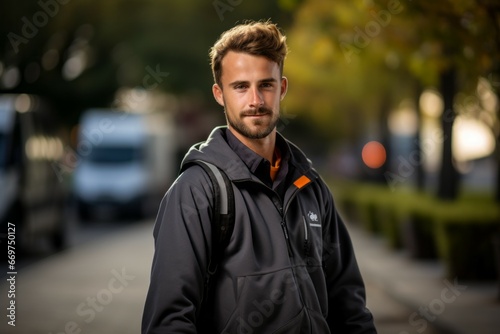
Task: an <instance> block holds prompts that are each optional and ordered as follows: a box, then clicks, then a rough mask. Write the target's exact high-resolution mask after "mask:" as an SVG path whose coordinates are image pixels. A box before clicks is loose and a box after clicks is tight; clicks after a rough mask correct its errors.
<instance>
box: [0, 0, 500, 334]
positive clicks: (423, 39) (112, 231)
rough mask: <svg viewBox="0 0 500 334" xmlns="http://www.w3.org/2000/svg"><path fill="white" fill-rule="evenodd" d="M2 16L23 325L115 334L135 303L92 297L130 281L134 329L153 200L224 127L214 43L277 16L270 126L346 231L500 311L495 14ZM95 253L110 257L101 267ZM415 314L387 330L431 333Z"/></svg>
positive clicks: (71, 8)
mask: <svg viewBox="0 0 500 334" xmlns="http://www.w3.org/2000/svg"><path fill="white" fill-rule="evenodd" d="M0 13H2V14H1V16H2V19H1V20H0V36H1V38H2V43H1V44H0V219H1V221H0V224H1V231H0V234H1V235H0V238H1V242H2V249H3V251H5V254H7V256H6V257H4V256H3V257H2V258H3V259H5V261H4V260H2V262H3V263H2V267H1V268H2V272H1V273H0V275H2V277H4V276H5V275H7V272H9V268H8V264H9V262H8V260H11V261H12V254H13V253H12V252H11V253H9V250H8V249H7V244H8V240H12V238H14V236H12V233H9V229H8V228H9V227H12V226H13V225H12V224H15V241H16V250H15V261H14V262H15V267H14V269H15V270H16V271H17V270H19V276H18V285H17V287H18V289H19V293H21V294H24V295H25V296H26V300H25V303H23V305H24V306H23V307H24V308H21V306H20V308H19V309H18V312H26V313H25V314H26V315H30V319H31V320H33V319H38V322H37V321H35V322H34V325H33V327H32V328H30V329H29V332H31V333H35V330H38V331H43V332H45V333H47V332H50V331H53V332H60V331H61V330H62V331H63V332H67V333H69V332H71V331H73V330H77V329H83V331H85V328H86V329H87V331H88V332H93V331H95V332H96V333H102V332H106V330H104V329H103V328H106V327H105V326H106V325H105V324H103V323H101V322H100V321H101V320H100V319H97V320H98V321H94V320H95V318H96V317H95V315H96V314H98V313H99V312H101V311H102V308H100V307H101V306H107V305H108V304H109V305H112V306H113V307H116V306H117V304H118V303H116V302H114V303H111V301H112V297H113V296H115V297H116V298H115V300H118V297H120V298H125V297H124V296H125V295H124V294H120V296H116V295H115V294H109V293H108V294H105V293H104V292H103V293H102V294H101V295H99V292H102V291H108V292H109V290H110V289H108V290H106V289H102V288H103V287H106V286H107V285H106V284H107V282H108V281H110V280H111V279H112V278H113V277H115V278H116V273H117V271H118V272H121V273H122V276H120V277H121V278H122V282H123V283H124V287H126V289H125V290H124V291H125V292H127V293H130V291H132V290H133V289H132V288H129V287H128V283H129V282H128V281H127V280H126V279H125V280H124V279H123V277H124V276H125V277H127V275H124V274H123V272H122V271H121V270H122V269H123V268H126V270H128V271H127V272H128V273H133V274H129V276H130V277H131V276H134V277H136V278H137V277H141V279H140V280H141V283H140V284H141V287H140V288H137V289H138V290H137V291H136V295H134V297H133V298H131V299H130V300H127V301H126V302H125V303H133V304H134V305H135V310H136V311H137V312H135V313H134V312H132V311H130V310H129V311H128V313H125V314H135V318H133V317H132V319H135V321H136V322H137V321H138V320H137V319H138V317H140V316H139V315H138V313H140V312H141V311H142V303H143V298H144V296H143V293H144V288H145V287H146V288H147V276H148V275H149V265H150V257H151V252H152V249H151V247H152V239H151V233H150V232H151V229H152V223H153V220H154V216H155V214H156V210H157V207H158V204H159V201H160V200H161V197H162V196H163V194H164V192H165V191H166V190H167V189H168V186H169V185H170V184H171V182H172V181H173V180H174V178H175V176H176V175H177V171H178V167H179V164H180V161H181V159H182V157H183V156H184V154H185V152H186V151H187V149H188V148H189V147H190V146H191V145H192V144H194V143H196V142H198V141H201V140H203V139H205V138H206V137H207V135H208V134H209V133H210V131H211V130H212V128H213V127H214V126H216V125H221V124H224V123H225V120H224V116H223V113H222V110H221V109H220V107H219V106H218V104H217V103H216V102H215V101H214V99H213V97H212V93H211V85H212V83H213V78H212V75H211V71H210V66H209V56H208V52H209V49H210V47H211V46H212V45H213V43H214V42H215V40H216V39H217V38H218V37H219V35H220V34H221V33H222V32H223V31H225V30H227V29H229V28H230V27H232V26H234V25H235V24H237V23H241V22H244V21H245V20H249V19H253V20H267V19H270V20H272V21H273V22H275V23H277V24H278V25H279V26H280V27H281V28H282V30H283V31H284V32H285V34H286V35H287V41H288V45H289V49H290V53H289V56H288V58H287V60H286V63H285V75H286V76H287V77H288V79H289V82H290V88H289V92H288V94H287V97H286V99H285V100H284V101H283V104H282V119H281V122H280V124H279V131H280V132H282V133H283V134H284V135H285V136H287V137H288V138H289V139H291V140H292V141H294V142H296V143H297V144H298V145H299V146H300V147H301V148H302V149H303V150H304V151H305V152H306V153H307V154H308V155H309V157H310V158H311V159H312V160H313V163H314V164H315V165H316V168H317V169H318V170H319V171H320V172H321V174H322V175H323V176H324V178H325V180H326V181H327V182H328V183H329V184H330V185H331V188H332V191H333V193H334V196H335V198H336V203H337V205H338V207H339V210H340V211H341V213H342V215H343V217H344V219H345V221H346V222H347V223H348V225H349V226H350V228H352V229H355V230H356V231H358V232H360V233H362V235H363V236H365V237H368V238H369V239H368V240H376V241H380V243H381V245H382V247H383V249H385V250H386V251H387V253H384V254H386V256H387V257H390V256H393V255H395V256H399V257H401V256H403V257H404V259H405V260H408V262H407V265H410V266H411V265H413V264H414V265H417V266H418V265H422V264H426V265H430V266H431V267H432V268H439V269H438V271H437V274H436V270H433V271H432V270H431V271H432V273H433V275H435V276H433V278H434V282H435V283H436V284H437V286H441V287H444V285H443V280H444V279H449V280H450V281H453V280H459V281H460V282H467V284H468V285H467V286H469V287H473V286H478V287H480V288H481V289H480V290H481V291H483V292H484V291H486V292H484V293H483V294H482V295H480V296H481V297H478V298H483V299H481V300H482V301H484V302H483V303H482V304H481V305H482V306H484V305H487V308H488V312H492V310H494V311H495V312H496V311H499V308H498V307H497V306H498V300H499V299H498V298H499V292H498V290H497V285H498V284H499V283H498V282H500V279H499V272H500V205H499V203H500V168H499V164H500V149H499V138H500V123H499V119H500V116H499V115H500V111H499V100H498V99H499V95H498V94H499V89H500V3H499V2H498V1H497V0H456V1H452V0H443V1H438V2H436V1H430V0H424V1H411V0H350V1H347V0H345V1H340V0H339V1H335V2H333V1H327V0H279V1H245V0H214V1H193V0H182V1H181V0H171V1H168V2H166V1H158V0H141V1H139V0H128V1H125V0H107V1H95V0H87V1H82V0H73V1H69V0H40V1H23V2H19V1H13V0H3V1H2V2H1V3H0ZM9 223H10V224H9ZM120 233H122V234H120ZM353 233H354V232H353ZM116 235H122V236H123V237H121V238H116V240H115V239H112V238H113V237H115V236H116ZM134 236H135V237H138V236H142V238H143V239H141V240H142V243H138V241H137V239H136V238H134ZM110 240H115V241H114V242H116V243H117V244H116V247H115V246H113V245H115V244H113V243H112V242H111V241H110ZM136 243H137V245H136ZM104 244H106V245H108V246H107V247H104V246H103V245H104ZM89 245H92V246H89ZM118 245H120V246H118ZM133 245H136V247H137V248H136V249H134V248H133ZM99 247H102V249H101V248H99ZM120 247H123V249H122V248H120ZM89 248H90V249H89ZM96 249H100V250H101V251H102V252H111V255H109V259H108V261H109V262H106V259H107V257H106V256H104V255H103V253H102V252H100V253H96ZM11 250H12V249H11ZM90 250H92V251H90ZM126 250H127V251H129V252H131V253H126ZM367 252H368V254H369V253H370V250H367ZM91 254H93V255H91ZM106 254H107V253H106ZM125 254H128V255H127V256H129V257H128V258H127V256H125ZM9 256H11V257H10V258H9ZM89 256H92V259H93V262H92V261H90V262H89V263H92V264H90V267H89V268H90V269H89V268H87V267H85V268H84V267H78V266H77V267H76V268H75V269H74V270H75V272H78V273H80V274H78V275H77V277H76V278H75V277H74V276H67V277H66V276H65V275H66V274H68V272H67V270H66V271H65V268H67V267H66V265H67V264H68V262H64V261H69V262H71V263H72V264H73V265H76V264H77V263H85V261H86V260H82V258H80V257H83V258H85V259H88V257H89ZM134 256H135V257H134ZM124 258H127V259H128V262H124V264H123V265H122V266H121V267H120V266H119V265H118V264H117V263H122V262H120V261H122V260H124ZM118 259H120V260H118ZM132 259H134V260H133V261H132ZM99 260H101V261H99ZM383 260H384V257H381V258H380V261H383ZM51 261H54V262H51ZM57 261H61V262H57ZM79 261H80V262H79ZM137 262H140V263H141V265H143V267H142V269H138V268H137V267H134V266H136V265H137ZM96 263H97V264H96ZM50 265H52V266H50ZM367 265H368V264H367ZM22 268H25V270H26V272H32V273H36V274H37V276H38V275H40V277H43V275H42V274H40V273H41V272H43V271H44V270H45V272H47V271H50V272H51V273H52V275H55V276H57V277H58V279H62V277H66V281H65V284H58V286H59V287H60V289H59V290H57V291H58V292H57V293H58V296H60V295H61V294H62V295H65V296H66V297H67V298H69V299H68V300H67V301H66V302H62V301H61V300H60V299H57V298H59V297H57V298H55V296H56V295H55V294H56V290H52V289H49V290H48V292H45V293H46V294H45V295H44V296H42V295H38V297H36V298H35V299H37V300H39V301H40V300H44V298H47V299H51V300H52V304H44V303H41V302H40V303H39V304H37V303H33V302H32V300H31V299H30V298H33V296H34V294H36V293H41V292H40V291H41V290H44V291H45V288H46V287H47V284H48V283H46V282H45V281H43V282H45V283H41V282H42V279H41V278H40V281H39V283H38V285H37V284H36V283H34V281H33V278H28V276H29V275H28V274H25V276H23V269H22ZM48 268H50V270H49V269H48ZM96 268H101V269H100V270H98V269H96ZM133 268H135V269H133ZM113 270H115V271H113ZM134 270H135V271H134ZM422 270H424V269H422ZM12 271H14V270H12V268H11V270H10V272H12ZM75 272H73V275H76V274H75ZM83 273H86V274H85V275H87V276H88V277H87V276H85V277H87V278H86V279H83V278H82V277H83V276H82V275H84V274H83ZM392 274H393V277H396V276H397V275H396V276H394V275H395V273H392ZM96 275H97V276H96ZM99 275H101V281H99V282H98V283H96V281H95V277H98V276H99ZM93 277H94V278H93ZM47 279H48V280H49V281H51V280H53V279H54V277H53V276H50V275H49V276H47ZM369 279H370V278H369V277H368V280H369ZM131 280H132V279H131ZM135 282H138V283H136V284H137V285H139V279H137V280H135V281H133V283H135ZM20 284H24V285H20ZM132 285H133V284H132V283H130V286H132ZM413 285H414V288H415V284H414V283H413ZM370 286H371V285H370ZM42 287H45V288H42ZM78 287H84V288H82V289H80V291H79V292H77V291H76V290H79V289H78ZM3 288H4V289H2V295H1V297H0V300H1V302H2V304H1V305H2V309H5V308H3V306H4V305H7V303H4V302H5V301H7V302H9V301H10V300H12V298H10V297H9V298H7V297H6V296H7V294H8V293H7V292H6V291H7V290H8V289H7V288H8V287H7V286H4V287H3ZM6 289H7V290H6ZM127 289H128V290H127ZM420 289H421V290H422V291H423V290H426V286H425V285H421V286H420ZM4 290H5V291H4ZM115 290H116V289H115ZM416 290H418V289H416ZM427 290H429V289H427ZM431 290H432V289H431ZM472 290H473V289H472V288H471V289H469V291H472ZM61 291H62V293H61ZM113 291H114V290H113ZM134 291H135V290H134ZM419 291H420V290H419ZM438 291H439V289H438ZM474 291H475V290H474ZM415 293H416V294H418V291H416V292H415ZM374 295H376V293H374ZM89 296H90V297H89ZM92 296H95V297H96V300H97V301H100V304H99V303H98V304H97V305H95V304H92V303H90V302H89V298H90V300H92ZM110 296H111V298H109V297H110ZM437 297H439V293H437V295H431V296H430V297H429V298H430V300H433V298H437ZM18 298H21V297H20V296H18ZM61 298H62V297H61ZM106 298H108V299H106ZM400 301H401V300H400ZM80 302H84V306H87V307H88V308H85V307H80V308H78V306H81V304H79V303H80ZM108 302H109V303H108ZM47 303H48V302H47ZM419 303H422V301H419V302H417V303H416V304H415V303H414V304H413V307H417V309H418V306H419V305H420V304H419ZM423 303H424V305H425V304H426V303H428V301H427V302H426V301H423ZM382 304H384V303H383V302H381V303H380V305H382ZM27 305H30V306H29V307H28V306H27ZM43 305H45V307H44V306H43ZM47 305H50V306H47ZM62 305H64V306H62ZM68 305H69V306H68ZM89 305H93V307H92V308H90V306H89ZM474 305H475V306H474V308H476V309H478V310H479V309H480V307H479V306H478V305H477V304H474ZM469 306H470V305H465V306H463V308H464V310H467V309H468V307H469ZM405 307H410V309H408V310H406V309H405V311H404V312H403V315H402V316H401V318H402V319H403V320H401V319H399V320H398V321H399V322H400V323H399V325H400V327H394V326H393V327H392V329H391V330H392V332H394V333H402V332H403V331H406V333H408V332H411V330H413V332H415V331H417V330H419V331H418V332H419V333H421V332H422V331H420V329H422V327H419V326H417V325H414V324H415V322H413V323H412V322H411V321H409V320H408V317H409V316H410V315H411V314H412V312H413V310H412V309H411V307H412V306H411V305H410V306H408V305H406V306H405ZM484 307H486V306H484ZM110 308H111V306H110V307H108V309H110ZM68 309H69V311H68ZM396 309H397V307H396ZM64 310H65V311H64ZM90 311H95V312H94V313H92V312H90ZM44 312H45V313H44ZM65 312H66V313H65ZM125 312H126V311H125ZM448 312H449V313H450V311H448ZM464 312H465V311H464ZM488 312H483V315H484V314H486V315H488V316H489V315H490V313H488ZM434 313H435V314H437V313H438V312H437V311H436V312H434ZM442 313H443V312H442ZM34 314H37V316H34ZM82 314H83V315H85V314H86V315H88V317H85V316H82ZM92 314H93V315H94V317H91V316H90V315H92ZM439 314H441V313H439ZM443 314H444V313H443ZM499 314H500V313H499ZM42 315H44V316H42ZM497 315H498V314H497ZM101 318H108V319H114V318H113V317H112V316H111V312H110V311H108V313H106V312H105V311H103V312H102V317H101ZM389 318H390V317H389ZM393 318H394V317H393ZM393 318H391V319H393ZM444 318H446V317H445V316H444V315H443V316H441V319H444ZM458 318H460V317H459V316H457V317H455V318H453V319H452V321H451V322H456V321H457V319H458ZM490 318H493V317H490ZM49 319H50V321H49ZM71 319H73V320H71ZM75 319H76V320H75ZM426 319H427V321H428V322H432V324H434V325H435V324H437V323H438V321H430V320H429V319H430V318H429V317H428V318H426ZM82 320H84V321H82ZM87 320H88V321H87ZM414 320H415V319H414ZM19 321H21V320H19ZM22 321H23V325H25V326H26V321H27V320H26V319H23V320H22ZM387 322H390V321H387ZM75 324H76V327H75ZM82 324H83V325H82ZM3 325H4V324H0V326H3ZM78 326H80V327H78ZM85 326H86V327H85ZM92 326H94V327H95V328H96V329H95V330H94V329H92V328H94V327H92ZM99 326H101V327H99ZM115 326H116V323H115ZM437 327H439V326H437ZM0 328H2V327H0ZM7 329H8V330H13V328H12V326H11V327H7ZM116 329H117V327H110V329H109V330H108V332H109V331H116ZM424 330H425V329H424ZM435 330H439V329H435ZM127 331H130V332H137V330H136V329H135V328H134V329H133V330H131V329H130V327H127V326H124V328H122V332H127ZM2 332H3V331H2ZM13 332H16V331H15V330H14V331H13ZM17 332H19V333H20V332H21V331H17ZM25 332H26V331H25ZM386 332H387V333H389V332H391V331H389V330H387V331H386ZM428 332H430V330H429V329H428ZM474 333H480V332H479V331H475V332H474ZM485 333H486V332H485Z"/></svg>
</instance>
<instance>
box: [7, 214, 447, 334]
mask: <svg viewBox="0 0 500 334" xmlns="http://www.w3.org/2000/svg"><path fill="white" fill-rule="evenodd" d="M153 224H154V222H153V220H145V221H136V222H125V223H123V222H115V223H107V224H103V223H93V224H86V225H84V226H73V228H72V229H71V233H70V247H69V248H68V249H66V250H65V251H62V252H59V253H55V254H49V253H47V252H46V253H43V252H42V255H41V256H40V255H39V256H32V258H31V259H26V260H24V262H23V265H22V267H21V268H20V269H19V271H18V274H17V275H16V276H15V299H14V298H10V299H9V298H7V295H8V291H9V288H11V286H10V282H7V280H6V279H5V280H3V281H2V283H1V284H0V296H1V298H0V300H1V302H2V304H1V307H0V310H1V311H0V312H2V313H4V315H3V316H2V317H0V319H1V323H0V333H5V334H8V333H22V334H39V333H40V334H42V333H43V334H70V333H71V334H83V333H89V334H91V333H96V334H97V333H98V334H103V333H104V334H108V333H121V334H128V333H130V334H132V333H134V334H136V333H139V332H140V321H141V316H142V310H143V306H144V300H145V295H146V292H147V287H148V283H149V272H150V266H151V260H152V255H153V238H152V228H153ZM358 256H365V255H364V254H359V255H358ZM8 277H9V276H7V278H8ZM365 280H366V286H367V295H368V304H369V305H368V306H369V307H370V309H371V310H372V312H373V314H374V316H375V319H376V324H377V328H378V331H379V333H382V334H402V333H415V328H412V327H411V326H410V323H409V320H408V316H409V315H410V314H411V313H412V310H409V309H407V308H405V307H404V306H402V305H401V304H399V303H397V302H396V301H395V300H393V299H392V298H390V297H389V296H388V295H387V294H385V293H384V291H383V290H382V289H380V288H379V286H378V285H377V283H376V282H375V281H371V280H370V277H365ZM10 300H15V307H16V309H15V325H16V326H15V327H14V326H10V325H8V322H9V321H11V320H10V319H9V318H8V317H7V315H8V314H9V312H10V311H9V310H7V307H8V306H9V305H8V304H7V301H10ZM425 333H427V334H435V333H437V332H436V331H433V330H432V329H431V328H430V327H428V328H427V329H426V331H425Z"/></svg>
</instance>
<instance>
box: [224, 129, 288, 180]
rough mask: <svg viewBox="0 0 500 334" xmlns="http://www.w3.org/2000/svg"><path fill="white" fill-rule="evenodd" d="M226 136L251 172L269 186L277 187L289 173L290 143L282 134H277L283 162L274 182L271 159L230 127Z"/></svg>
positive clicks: (277, 144)
mask: <svg viewBox="0 0 500 334" xmlns="http://www.w3.org/2000/svg"><path fill="white" fill-rule="evenodd" d="M226 138H227V143H228V145H229V147H231V149H232V150H233V151H234V152H235V153H236V154H237V155H238V156H239V157H240V159H241V160H242V161H243V163H244V164H245V165H246V166H247V167H248V169H249V170H250V172H252V174H254V175H255V176H257V177H258V178H259V180H261V181H262V182H263V183H264V184H266V185H267V186H268V187H270V188H273V189H275V188H276V187H278V185H280V183H282V181H283V180H284V179H285V177H286V175H287V174H288V161H289V158H290V152H289V151H288V145H287V144H286V142H285V140H284V139H283V138H282V137H281V136H280V135H276V146H277V147H278V149H279V151H280V153H281V163H280V170H279V171H278V174H277V175H276V178H275V180H274V182H272V180H271V176H270V172H271V162H270V161H268V160H267V159H265V158H263V157H262V156H260V155H258V154H257V153H255V152H254V151H252V150H251V149H250V148H248V147H247V146H246V145H245V144H243V143H242V142H241V141H240V140H239V139H238V138H236V136H235V135H234V134H233V133H232V132H231V130H229V129H226Z"/></svg>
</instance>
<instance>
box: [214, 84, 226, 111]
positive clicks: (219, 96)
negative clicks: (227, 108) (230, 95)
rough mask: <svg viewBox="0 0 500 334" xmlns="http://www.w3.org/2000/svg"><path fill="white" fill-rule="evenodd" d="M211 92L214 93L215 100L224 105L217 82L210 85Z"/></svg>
mask: <svg viewBox="0 0 500 334" xmlns="http://www.w3.org/2000/svg"><path fill="white" fill-rule="evenodd" d="M212 94H214V98H215V101H217V103H219V104H220V105H221V106H223V107H224V97H223V95H222V88H221V87H220V86H219V85H218V84H214V85H213V86H212Z"/></svg>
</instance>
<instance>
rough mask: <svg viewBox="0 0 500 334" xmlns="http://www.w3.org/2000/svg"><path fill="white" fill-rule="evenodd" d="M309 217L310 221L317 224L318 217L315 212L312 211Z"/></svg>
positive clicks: (308, 214)
mask: <svg viewBox="0 0 500 334" xmlns="http://www.w3.org/2000/svg"><path fill="white" fill-rule="evenodd" d="M307 216H308V217H309V220H310V221H312V222H317V221H318V215H317V214H315V213H314V212H312V211H309V212H308V213H307Z"/></svg>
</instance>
